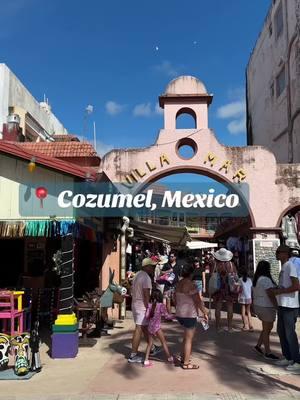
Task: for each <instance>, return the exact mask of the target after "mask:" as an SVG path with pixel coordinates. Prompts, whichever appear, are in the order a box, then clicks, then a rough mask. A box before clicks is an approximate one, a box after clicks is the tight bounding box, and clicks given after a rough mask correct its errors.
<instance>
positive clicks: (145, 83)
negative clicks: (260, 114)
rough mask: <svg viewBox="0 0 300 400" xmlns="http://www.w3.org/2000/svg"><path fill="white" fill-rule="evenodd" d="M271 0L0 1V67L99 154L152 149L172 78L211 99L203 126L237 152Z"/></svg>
mask: <svg viewBox="0 0 300 400" xmlns="http://www.w3.org/2000/svg"><path fill="white" fill-rule="evenodd" d="M269 4H270V0H251V1H249V0H226V1H224V0H206V1H204V0H186V1H185V2H182V1H179V0H163V1H162V0H160V1H158V0H151V1H147V2H146V1H141V0H139V1H138V0H127V1H124V0H110V1H104V0H102V1H100V0H85V1H82V0H80V1H79V0H60V1H59V0H51V1H46V0H9V1H8V0H0V5H1V15H0V24H1V33H0V62H4V63H6V64H7V65H8V66H9V67H10V68H11V69H12V70H13V71H14V73H15V74H16V75H17V76H18V77H19V79H20V80H21V81H22V82H23V83H24V84H25V86H26V87H27V88H28V89H29V90H30V91H31V92H32V94H33V95H34V96H35V97H36V98H37V99H38V100H42V98H43V95H44V93H46V96H47V97H48V98H49V101H50V104H51V106H52V109H53V111H54V113H55V114H56V115H57V116H58V118H59V119H60V120H61V121H62V122H63V124H64V125H65V126H66V128H67V129H68V131H69V132H70V133H75V134H78V135H82V133H83V125H84V123H83V120H84V110H85V108H86V106H87V105H89V104H91V105H93V107H94V112H93V113H92V114H91V115H89V121H88V130H87V131H86V132H85V137H86V138H87V139H89V140H90V139H91V138H92V122H93V121H95V122H96V126H97V139H98V150H100V152H102V153H103V152H105V151H106V150H108V149H110V148H111V147H115V148H126V147H142V146H147V145H150V144H152V143H153V142H154V141H155V138H156V136H157V133H158V131H159V129H160V128H162V116H161V114H159V113H158V110H157V107H156V104H157V98H158V96H159V95H160V94H162V93H163V92H164V90H165V87H166V85H167V84H168V82H169V81H170V80H172V79H173V78H175V77H176V76H179V75H194V76H196V77H198V78H199V79H201V80H202V81H203V82H204V83H205V85H206V87H207V89H208V92H210V93H213V94H214V100H213V103H212V105H211V107H210V113H209V126H210V127H211V128H213V129H214V130H215V133H216V135H217V137H218V139H219V140H220V142H222V143H224V144H227V145H236V146H240V145H244V144H245V143H246V134H245V125H244V119H245V112H244V110H245V105H244V87H245V67H246V65H247V62H248V59H249V55H250V53H251V50H252V49H253V47H254V44H255V41H256V39H257V36H258V34H259V32H260V30H261V28H262V24H263V21H264V18H265V15H266V13H267V10H268V7H269Z"/></svg>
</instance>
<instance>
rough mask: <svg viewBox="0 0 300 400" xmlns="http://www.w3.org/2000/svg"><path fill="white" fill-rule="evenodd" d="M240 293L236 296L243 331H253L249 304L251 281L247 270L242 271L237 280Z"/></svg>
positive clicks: (250, 299)
mask: <svg viewBox="0 0 300 400" xmlns="http://www.w3.org/2000/svg"><path fill="white" fill-rule="evenodd" d="M239 282H240V288H241V291H240V293H239V296H238V302H239V304H241V311H242V320H243V328H242V330H243V331H253V325H252V317H251V304H252V280H251V278H250V277H249V276H248V271H247V269H244V270H243V271H242V277H241V278H240V279H239Z"/></svg>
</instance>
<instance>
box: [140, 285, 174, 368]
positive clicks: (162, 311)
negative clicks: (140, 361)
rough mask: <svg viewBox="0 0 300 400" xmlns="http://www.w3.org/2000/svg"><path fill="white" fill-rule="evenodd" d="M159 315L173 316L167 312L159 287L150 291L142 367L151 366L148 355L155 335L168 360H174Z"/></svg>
mask: <svg viewBox="0 0 300 400" xmlns="http://www.w3.org/2000/svg"><path fill="white" fill-rule="evenodd" d="M161 317H164V318H166V319H169V320H173V319H174V317H173V316H172V315H171V314H169V313H168V312H167V308H166V306H165V304H163V295H162V293H161V291H160V290H159V289H153V290H152V293H151V298H150V303H149V304H148V307H147V311H146V319H147V321H148V345H147V349H146V355H145V360H144V367H152V365H153V363H152V362H151V361H149V356H150V353H151V349H152V348H153V343H154V338H155V337H157V338H158V339H159V341H160V342H161V344H162V347H163V349H164V351H165V353H166V356H167V360H168V362H169V363H173V362H174V358H173V356H172V355H171V353H170V351H169V348H168V345H167V341H166V339H165V335H164V333H163V331H162V328H161Z"/></svg>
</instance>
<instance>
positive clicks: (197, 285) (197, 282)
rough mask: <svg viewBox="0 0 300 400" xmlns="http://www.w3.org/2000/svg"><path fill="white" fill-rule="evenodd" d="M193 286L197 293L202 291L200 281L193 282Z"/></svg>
mask: <svg viewBox="0 0 300 400" xmlns="http://www.w3.org/2000/svg"><path fill="white" fill-rule="evenodd" d="M194 283H195V286H196V288H197V290H198V292H199V293H202V289H203V285H202V281H194Z"/></svg>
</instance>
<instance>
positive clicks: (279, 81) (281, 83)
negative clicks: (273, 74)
mask: <svg viewBox="0 0 300 400" xmlns="http://www.w3.org/2000/svg"><path fill="white" fill-rule="evenodd" d="M284 89H285V67H283V68H282V70H281V71H280V72H279V74H278V75H277V78H276V96H277V97H279V96H280V95H281V93H282V92H283V91H284Z"/></svg>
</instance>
